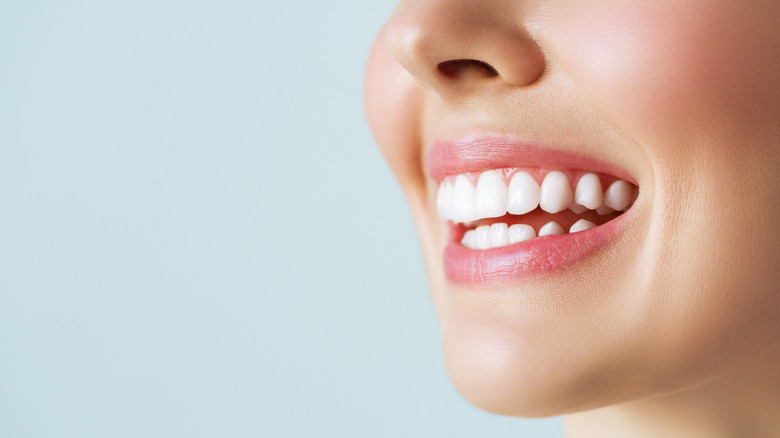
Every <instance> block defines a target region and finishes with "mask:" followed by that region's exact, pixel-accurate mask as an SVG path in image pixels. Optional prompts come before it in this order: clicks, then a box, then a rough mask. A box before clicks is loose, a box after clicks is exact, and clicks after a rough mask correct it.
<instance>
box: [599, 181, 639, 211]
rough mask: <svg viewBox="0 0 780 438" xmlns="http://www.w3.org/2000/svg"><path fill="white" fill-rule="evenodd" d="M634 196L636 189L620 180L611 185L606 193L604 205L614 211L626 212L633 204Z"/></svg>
mask: <svg viewBox="0 0 780 438" xmlns="http://www.w3.org/2000/svg"><path fill="white" fill-rule="evenodd" d="M632 196H634V187H633V186H632V185H631V184H629V183H628V182H626V181H623V180H622V179H619V180H617V181H615V182H613V183H612V184H610V185H609V187H607V191H606V192H604V205H606V206H607V207H609V208H612V209H614V210H618V211H620V210H624V209H625V208H626V207H628V204H630V203H631V197H632Z"/></svg>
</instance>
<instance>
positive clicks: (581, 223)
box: [569, 219, 596, 233]
mask: <svg viewBox="0 0 780 438" xmlns="http://www.w3.org/2000/svg"><path fill="white" fill-rule="evenodd" d="M595 226H596V224H594V223H593V222H591V221H588V220H585V219H580V220H578V221H577V222H575V223H574V225H572V226H571V228H569V232H570V233H576V232H578V231H585V230H589V229H591V228H593V227H595Z"/></svg>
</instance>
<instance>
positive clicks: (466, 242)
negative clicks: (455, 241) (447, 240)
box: [460, 230, 477, 249]
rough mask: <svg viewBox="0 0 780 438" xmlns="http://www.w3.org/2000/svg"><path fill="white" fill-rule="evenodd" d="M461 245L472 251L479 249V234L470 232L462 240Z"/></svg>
mask: <svg viewBox="0 0 780 438" xmlns="http://www.w3.org/2000/svg"><path fill="white" fill-rule="evenodd" d="M460 244H461V245H463V246H465V247H466V248H470V249H477V233H476V232H475V231H474V230H468V231H466V233H465V234H464V235H463V238H462V239H460Z"/></svg>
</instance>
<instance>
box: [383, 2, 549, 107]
mask: <svg viewBox="0 0 780 438" xmlns="http://www.w3.org/2000/svg"><path fill="white" fill-rule="evenodd" d="M520 3H522V2H520V1H516V0H512V1H498V0H407V1H404V2H402V3H401V5H400V6H399V7H398V9H396V12H395V13H394V15H393V17H392V18H391V20H390V22H389V23H388V27H387V34H386V35H387V42H388V45H389V47H390V51H391V52H392V54H393V56H394V57H395V59H396V60H397V61H398V62H399V63H400V64H401V65H402V66H403V67H404V68H405V69H406V70H408V71H409V72H410V73H411V74H412V75H413V76H415V77H416V78H417V79H418V80H419V81H420V82H422V83H423V84H424V85H425V86H427V87H429V88H432V89H433V90H434V91H436V92H438V93H439V94H441V95H452V94H453V93H463V92H468V91H469V90H473V89H475V88H478V87H480V86H483V85H485V84H487V83H490V82H497V81H501V82H503V83H504V84H507V85H510V86H513V87H523V86H528V85H530V84H533V83H534V82H536V81H537V80H538V79H539V78H540V77H541V75H542V73H543V72H544V70H545V64H546V61H545V57H544V53H543V52H542V50H541V48H540V46H539V45H538V44H537V42H536V41H535V40H534V39H533V38H532V37H531V36H530V35H529V33H528V32H527V30H526V28H525V27H524V26H523V25H522V24H518V21H519V20H520V18H521V13H520V12H521V11H518V4H520Z"/></svg>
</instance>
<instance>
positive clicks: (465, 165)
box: [365, 0, 780, 416]
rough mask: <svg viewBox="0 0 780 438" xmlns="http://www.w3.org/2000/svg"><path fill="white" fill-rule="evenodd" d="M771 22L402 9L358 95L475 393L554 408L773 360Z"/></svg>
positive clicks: (658, 4) (682, 13) (778, 132)
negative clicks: (411, 220) (410, 216)
mask: <svg viewBox="0 0 780 438" xmlns="http://www.w3.org/2000/svg"><path fill="white" fill-rule="evenodd" d="M777 23H780V2H777V1H775V0H755V1H748V2H733V1H729V2H727V1H721V0H713V1H700V0H657V1H648V2H636V1H628V0H593V1H582V0H555V1H545V0H531V1H516V0H485V1H472V0H404V1H402V2H401V4H400V5H399V6H398V9H397V10H396V12H395V14H394V15H393V17H392V18H391V19H390V21H389V23H388V24H387V26H386V28H385V29H384V30H383V31H382V33H380V35H379V37H378V38H377V40H376V42H375V44H374V47H373V50H372V54H371V58H370V61H369V65H368V69H367V75H366V83H365V93H366V107H367V112H368V117H369V122H370V125H371V128H372V130H373V132H374V134H375V137H376V140H377V142H378V144H379V146H380V148H381V150H382V152H383V153H384V155H385V157H386V158H387V160H388V162H389V163H390V165H391V167H392V168H393V170H394V172H395V173H396V175H397V177H398V179H399V181H400V182H401V185H402V187H403V189H404V192H405V193H406V195H407V198H408V200H409V202H410V204H411V207H412V211H413V213H414V217H415V220H416V222H417V226H418V229H419V232H420V236H421V240H422V244H423V249H424V254H425V260H426V264H427V267H428V272H429V277H430V282H431V286H432V289H433V294H434V298H435V302H436V307H437V310H438V313H439V317H440V321H441V325H442V329H443V334H444V351H445V361H446V365H447V369H448V372H449V374H450V377H451V379H452V380H453V382H454V383H455V385H456V387H457V388H458V389H459V391H460V392H461V393H462V394H463V395H464V396H465V397H466V398H467V399H469V400H470V401H471V402H473V403H474V404H476V405H477V406H479V407H481V408H483V409H486V410H489V411H493V412H497V413H502V414H510V415H520V416H539V415H553V414H560V413H566V412H573V411H580V410H585V409H590V408H595V407H600V406H605V405H610V404H615V403H619V402H623V401H628V400H634V399H639V398H645V397H649V396H654V395H660V394H664V393H669V392H671V391H676V390H680V389H683V388H690V387H693V386H696V385H701V384H703V383H707V382H712V381H715V380H717V379H721V378H723V377H724V376H725V375H727V374H728V373H733V372H734V371H738V370H739V369H741V368H742V367H745V366H747V365H748V364H749V363H751V362H754V361H755V360H757V359H760V356H761V355H770V354H776V352H777V343H778V340H780V324H778V321H780V319H779V318H780V291H778V287H777V286H776V285H778V284H780V237H779V236H780V32H778V31H777ZM493 171H495V172H493ZM515 180H517V181H515ZM580 180H583V181H584V182H582V184H581V185H582V187H581V188H580V187H579V186H580ZM617 180H622V181H624V182H620V183H618V184H617V185H616V186H615V187H613V188H611V189H609V190H607V189H608V187H609V186H610V185H611V184H612V183H613V182H615V181H617ZM537 186H539V187H537ZM599 186H600V187H599ZM569 191H570V192H569ZM604 191H607V192H608V193H606V194H604ZM440 192H443V193H440ZM537 201H539V202H541V206H540V207H536V202H537ZM437 202H438V206H437ZM578 202H579V205H578V204H577V203H578ZM605 202H606V203H607V205H611V206H612V207H616V209H617V210H618V211H616V212H612V213H606V212H605V211H604V210H605V209H604V208H603V207H602V208H601V211H600V213H597V212H596V211H595V210H593V209H595V208H596V206H601V205H604V204H605ZM564 204H565V205H564ZM585 204H587V205H585ZM580 205H585V206H584V207H582V206H580ZM533 207H536V208H535V209H533V210H531V211H526V210H528V209H529V208H533ZM561 208H563V210H562V211H560V212H558V210H560V209H561ZM623 208H625V212H622V214H621V211H620V210H622V209H623ZM437 210H440V211H437ZM507 211H509V213H507ZM512 212H514V213H512ZM440 213H441V216H443V217H444V218H445V219H447V220H446V221H445V220H442V219H441V218H440ZM580 219H586V220H588V221H589V222H591V223H592V224H595V225H596V226H595V227H593V228H590V229H586V230H584V231H579V232H568V230H569V228H570V227H571V226H572V225H573V224H575V223H576V222H578V221H580ZM550 221H555V222H556V223H558V225H560V226H561V227H562V228H563V232H564V234H554V233H555V228H556V227H554V226H552V225H550V226H548V227H547V228H546V230H545V231H542V232H541V234H546V233H547V232H550V230H551V229H552V230H553V231H552V232H553V234H551V235H546V236H543V237H535V238H530V237H531V236H533V235H538V234H539V233H540V229H541V228H542V226H543V225H545V224H547V223H548V222H550ZM502 224H506V226H504V225H502ZM582 224H586V223H585V222H580V225H582ZM586 225H587V226H590V225H589V224H586ZM587 226H583V227H581V228H587ZM576 229H577V227H575V231H576ZM558 231H559V232H560V231H561V230H558ZM467 235H468V236H470V237H467ZM509 239H511V240H509ZM524 239H527V240H524ZM511 242H516V243H511Z"/></svg>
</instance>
